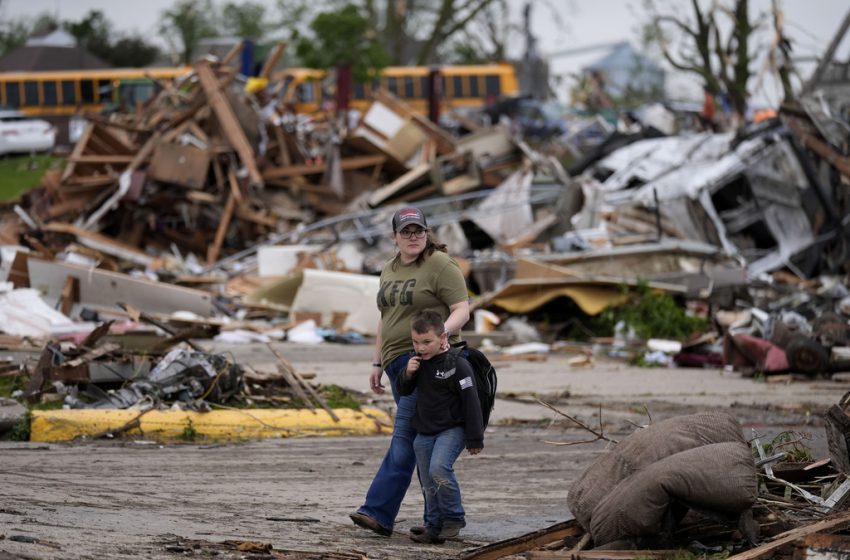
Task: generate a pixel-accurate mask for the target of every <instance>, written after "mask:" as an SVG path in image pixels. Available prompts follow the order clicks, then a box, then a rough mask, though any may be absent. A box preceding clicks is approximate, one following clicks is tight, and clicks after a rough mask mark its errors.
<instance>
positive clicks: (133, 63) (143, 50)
mask: <svg viewBox="0 0 850 560" xmlns="http://www.w3.org/2000/svg"><path fill="white" fill-rule="evenodd" d="M157 57H159V49H158V48H157V47H156V46H155V45H152V44H150V43H148V42H147V41H145V40H144V39H143V38H142V37H140V36H138V35H132V36H129V37H122V38H120V39H118V40H117V41H115V43H113V44H112V51H111V53H110V55H109V58H107V60H108V61H109V63H110V64H112V65H113V66H116V67H118V68H143V67H145V66H150V65H151V64H152V63H153V62H154V61H155V60H156V59H157Z"/></svg>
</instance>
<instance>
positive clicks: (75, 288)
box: [60, 276, 80, 317]
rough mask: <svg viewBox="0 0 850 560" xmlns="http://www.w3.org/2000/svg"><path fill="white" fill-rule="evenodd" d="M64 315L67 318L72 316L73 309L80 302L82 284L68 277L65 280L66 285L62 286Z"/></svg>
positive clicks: (61, 299)
mask: <svg viewBox="0 0 850 560" xmlns="http://www.w3.org/2000/svg"><path fill="white" fill-rule="evenodd" d="M60 301H61V302H62V303H61V308H60V311H62V314H63V315H65V316H66V317H70V316H71V308H72V307H73V306H74V304H75V303H77V302H78V301H80V282H79V280H77V279H76V278H74V277H73V276H68V277H67V278H66V279H65V285H64V286H62V295H61V298H60Z"/></svg>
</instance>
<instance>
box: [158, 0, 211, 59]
mask: <svg viewBox="0 0 850 560" xmlns="http://www.w3.org/2000/svg"><path fill="white" fill-rule="evenodd" d="M159 20H160V21H159V34H160V35H161V36H162V37H163V38H164V39H165V41H166V42H167V43H168V45H169V46H170V47H171V49H172V50H173V51H175V52H178V53H179V54H180V61H181V62H182V63H183V64H191V63H192V61H193V59H194V57H195V53H196V52H197V50H198V45H199V44H200V42H201V40H202V39H205V38H207V37H214V36H216V35H217V32H216V24H215V21H216V16H215V10H214V7H213V4H212V2H211V1H210V0H179V1H178V2H177V3H176V4H175V5H174V7H173V8H171V9H169V10H163V11H162V13H161V14H160V18H159Z"/></svg>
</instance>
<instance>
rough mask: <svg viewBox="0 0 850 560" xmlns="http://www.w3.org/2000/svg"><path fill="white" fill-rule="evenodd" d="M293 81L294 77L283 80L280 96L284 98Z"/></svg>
mask: <svg viewBox="0 0 850 560" xmlns="http://www.w3.org/2000/svg"><path fill="white" fill-rule="evenodd" d="M293 80H295V77H294V76H286V77H285V78H284V79H283V88H282V89H281V95H282V96H283V97H286V92H287V91H289V86H291V85H292V82H293Z"/></svg>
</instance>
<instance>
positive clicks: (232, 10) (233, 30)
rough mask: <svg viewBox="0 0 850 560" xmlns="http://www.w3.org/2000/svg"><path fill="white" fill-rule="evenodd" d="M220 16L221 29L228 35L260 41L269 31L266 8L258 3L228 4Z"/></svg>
mask: <svg viewBox="0 0 850 560" xmlns="http://www.w3.org/2000/svg"><path fill="white" fill-rule="evenodd" d="M221 14H222V18H221V21H222V24H221V25H222V29H223V30H224V32H225V33H227V34H228V35H232V36H234V37H242V38H245V39H254V40H260V39H262V38H263V37H265V35H266V33H267V32H268V30H269V23H268V22H267V20H266V16H267V14H266V7H265V6H264V5H263V4H260V3H259V2H240V3H238V4H237V3H235V2H228V3H227V4H225V5H224V8H223V9H222V12H221Z"/></svg>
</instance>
